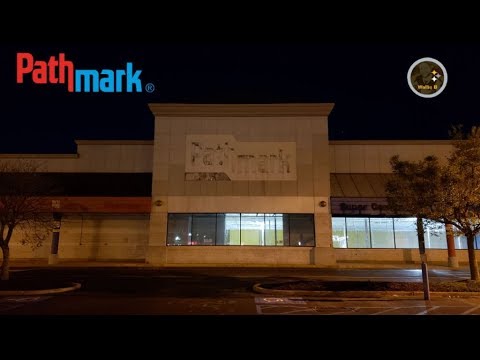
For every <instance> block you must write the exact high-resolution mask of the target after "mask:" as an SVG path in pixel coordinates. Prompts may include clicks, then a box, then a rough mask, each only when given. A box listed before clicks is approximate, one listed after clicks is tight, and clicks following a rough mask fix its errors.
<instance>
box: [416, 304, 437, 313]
mask: <svg viewBox="0 0 480 360" xmlns="http://www.w3.org/2000/svg"><path fill="white" fill-rule="evenodd" d="M439 307H440V306H433V307H431V308H429V309H426V310H425V311H421V312H419V313H418V314H416V315H427V314H428V312H429V311H433V310H436V309H438V308H439Z"/></svg>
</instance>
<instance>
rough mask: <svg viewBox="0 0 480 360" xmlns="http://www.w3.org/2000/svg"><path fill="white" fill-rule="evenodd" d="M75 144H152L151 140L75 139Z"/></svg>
mask: <svg viewBox="0 0 480 360" xmlns="http://www.w3.org/2000/svg"><path fill="white" fill-rule="evenodd" d="M75 144H77V145H153V140H75Z"/></svg>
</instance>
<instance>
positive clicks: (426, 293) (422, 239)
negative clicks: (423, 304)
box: [417, 216, 430, 300]
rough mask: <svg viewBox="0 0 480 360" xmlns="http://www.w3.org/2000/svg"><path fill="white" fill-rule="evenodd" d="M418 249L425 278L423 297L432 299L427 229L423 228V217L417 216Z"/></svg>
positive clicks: (423, 278) (423, 277)
mask: <svg viewBox="0 0 480 360" xmlns="http://www.w3.org/2000/svg"><path fill="white" fill-rule="evenodd" d="M417 234H418V249H419V251H420V260H421V262H422V280H423V298H424V299H425V300H430V284H429V281H428V266H427V254H426V253H425V230H424V228H423V219H422V218H421V217H420V216H419V217H417Z"/></svg>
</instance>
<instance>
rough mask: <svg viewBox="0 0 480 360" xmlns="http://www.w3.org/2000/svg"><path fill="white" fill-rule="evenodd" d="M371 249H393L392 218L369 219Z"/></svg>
mask: <svg viewBox="0 0 480 360" xmlns="http://www.w3.org/2000/svg"><path fill="white" fill-rule="evenodd" d="M370 232H371V237H372V248H385V249H390V248H395V241H394V236H393V219H392V218H370Z"/></svg>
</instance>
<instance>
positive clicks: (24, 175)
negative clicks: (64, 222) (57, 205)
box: [0, 160, 53, 280]
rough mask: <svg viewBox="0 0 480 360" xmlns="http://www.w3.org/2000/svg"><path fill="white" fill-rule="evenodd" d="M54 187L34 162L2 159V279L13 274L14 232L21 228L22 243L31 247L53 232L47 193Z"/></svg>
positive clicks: (0, 205)
mask: <svg viewBox="0 0 480 360" xmlns="http://www.w3.org/2000/svg"><path fill="white" fill-rule="evenodd" d="M52 189H53V186H52V184H50V183H49V182H48V181H47V180H46V178H45V177H43V176H42V174H41V173H39V165H38V164H36V163H35V162H33V161H26V160H21V161H19V160H11V161H3V162H0V248H1V249H2V254H3V261H2V266H1V271H0V279H1V280H8V279H9V276H10V273H9V270H10V241H11V239H12V235H13V234H14V231H17V230H20V231H21V232H22V234H23V239H22V243H23V244H30V245H31V246H32V247H38V246H41V244H42V242H43V241H44V240H45V239H46V238H47V236H48V234H49V233H50V231H51V229H52V212H51V207H49V206H48V201H46V200H45V195H48V194H49V192H50V191H52Z"/></svg>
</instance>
